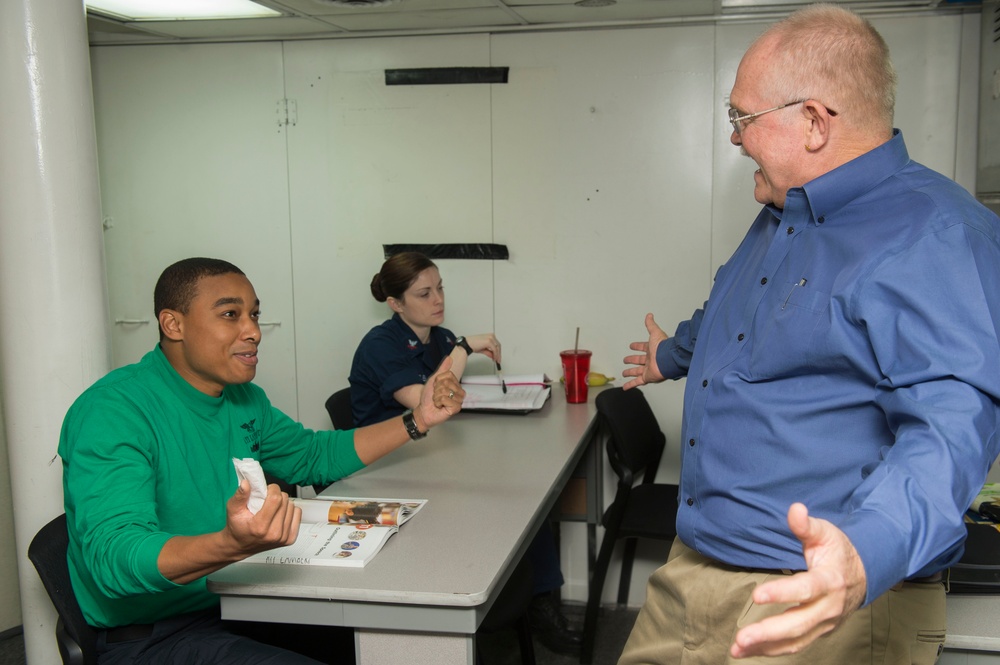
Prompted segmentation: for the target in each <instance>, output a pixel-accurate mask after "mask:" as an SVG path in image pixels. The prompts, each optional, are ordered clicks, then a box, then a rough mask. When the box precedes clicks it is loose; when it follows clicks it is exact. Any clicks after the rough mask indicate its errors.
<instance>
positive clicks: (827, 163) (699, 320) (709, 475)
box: [620, 5, 1000, 665]
mask: <svg viewBox="0 0 1000 665" xmlns="http://www.w3.org/2000/svg"><path fill="white" fill-rule="evenodd" d="M894 87H895V76H894V74H893V70H892V65H891V63H890V61H889V57H888V49H887V48H886V46H885V43H884V41H883V40H882V38H881V36H879V35H878V33H877V32H876V31H875V30H874V28H872V27H871V25H870V24H868V22H867V21H864V20H863V19H861V18H860V17H858V16H856V15H854V14H853V13H851V12H849V11H847V10H845V9H841V8H837V7H833V6H829V5H826V6H823V5H817V6H812V7H809V8H806V9H804V10H801V11H799V12H797V13H796V14H793V15H792V16H791V17H789V18H788V19H786V20H785V21H782V22H781V23H778V24H776V25H775V26H773V27H772V28H771V29H770V30H769V31H768V32H766V33H765V34H764V35H763V36H761V37H760V38H759V39H758V40H757V41H756V42H755V43H754V44H753V45H752V46H751V47H750V49H749V50H748V51H747V53H746V55H745V56H744V58H743V60H742V62H741V64H740V67H739V70H738V72H737V77H736V83H735V85H734V87H733V90H732V94H731V95H730V104H731V109H730V120H731V122H732V124H733V133H732V137H731V140H732V142H733V144H734V145H736V146H739V147H741V149H742V150H743V152H744V154H746V155H748V156H749V157H750V158H751V159H753V160H754V161H755V162H756V163H757V164H758V166H760V169H758V170H757V171H756V172H755V173H754V185H755V186H754V196H755V198H756V200H757V201H758V202H759V203H762V204H764V208H763V210H761V212H760V214H759V215H758V216H757V219H756V220H755V221H754V223H753V226H752V227H751V228H750V231H749V233H748V234H747V236H746V238H745V239H744V240H743V242H742V244H741V245H740V246H739V248H738V249H737V250H736V252H735V254H733V256H732V257H731V258H730V259H729V261H728V262H727V263H726V264H725V265H724V266H722V268H721V269H720V270H719V271H718V273H717V275H716V278H715V284H714V286H713V288H712V291H711V294H710V296H709V299H708V301H707V302H706V303H705V306H704V308H703V309H702V310H699V311H698V312H696V313H695V315H694V317H692V319H690V320H689V321H686V322H684V323H682V324H681V325H680V326H678V328H677V331H676V333H675V334H674V336H673V337H669V338H668V337H667V335H666V334H665V333H664V332H663V330H661V329H660V328H659V327H658V326H657V325H656V323H655V321H654V320H653V317H652V315H647V317H646V327H647V330H648V332H649V340H648V341H647V342H637V343H634V344H632V345H631V348H632V349H633V350H635V351H638V352H639V354H637V355H633V356H629V357H627V358H626V359H625V360H626V362H627V363H630V364H633V365H636V367H632V368H630V369H628V370H626V371H625V374H626V375H628V376H630V377H633V378H632V379H631V380H630V381H629V383H628V384H626V386H625V387H626V388H632V387H634V386H637V385H642V384H646V383H651V382H656V381H662V380H664V379H676V378H680V377H685V376H686V377H687V379H688V382H687V386H686V392H685V398H684V422H683V426H682V428H683V460H682V472H681V483H680V502H679V505H680V508H679V511H678V515H677V532H678V542H677V543H675V546H674V548H673V549H672V551H671V555H670V559H669V560H668V563H667V565H665V566H664V567H663V568H661V569H660V570H659V571H657V572H656V573H654V575H653V577H652V578H651V580H650V587H649V590H648V593H647V602H646V606H645V607H644V608H643V612H642V613H641V614H640V617H639V619H638V621H637V622H636V627H635V629H634V630H633V633H632V635H631V636H630V639H629V643H628V645H627V646H626V649H625V653H624V655H623V657H622V660H621V661H620V663H623V664H624V663H638V662H642V663H680V662H684V663H686V664H687V663H706V664H707V663H713V664H715V663H724V662H727V661H728V659H740V658H753V657H757V656H778V655H783V654H795V655H785V656H783V657H782V658H779V659H778V660H777V661H776V662H781V663H810V664H811V665H815V664H818V663H830V664H838V665H843V664H847V663H858V662H883V660H882V658H883V657H884V658H885V661H884V662H907V663H911V662H912V663H933V662H934V661H935V660H936V658H937V655H938V653H939V651H940V648H941V645H942V644H943V641H944V632H945V628H946V620H945V611H944V588H943V584H942V583H941V581H940V580H941V575H940V573H941V571H942V570H943V569H944V568H946V567H947V566H949V565H950V564H951V563H954V562H955V561H956V560H957V559H958V558H959V557H960V556H961V553H962V543H963V539H964V536H965V527H964V525H963V520H962V517H963V514H964V512H965V509H966V508H967V507H968V506H969V504H970V502H971V500H972V499H973V497H974V496H975V495H976V493H977V492H978V490H979V489H980V488H981V487H982V484H983V481H984V480H985V477H986V474H987V471H988V469H989V467H990V465H991V463H992V462H993V460H994V459H995V458H996V456H997V454H998V451H1000V440H998V436H997V424H998V420H1000V410H998V404H1000V344H998V339H997V330H998V326H1000V220H998V219H997V217H996V215H994V214H993V213H991V212H990V211H989V210H987V209H986V208H984V207H983V206H982V205H980V204H979V203H978V202H977V201H976V200H975V199H974V198H973V197H972V196H970V195H969V194H968V192H966V191H964V190H963V189H962V188H960V187H959V186H958V185H956V184H955V183H954V182H952V181H951V180H949V179H947V178H945V177H944V176H942V175H940V174H938V173H935V172H933V171H931V170H929V169H927V168H926V167H923V166H921V165H919V164H917V163H915V162H913V161H911V160H910V158H909V155H908V154H907V150H906V146H905V145H904V143H903V136H902V134H901V133H900V132H899V131H898V130H893V129H892V114H893V102H894ZM796 571H798V572H796ZM821 635H826V637H825V638H824V639H823V640H822V641H821V642H819V643H815V644H813V641H814V640H815V639H816V638H817V637H819V636H821Z"/></svg>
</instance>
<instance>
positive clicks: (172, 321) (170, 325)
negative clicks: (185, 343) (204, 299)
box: [158, 309, 184, 342]
mask: <svg viewBox="0 0 1000 665" xmlns="http://www.w3.org/2000/svg"><path fill="white" fill-rule="evenodd" d="M158 318H159V321H160V330H162V331H163V336H164V337H166V338H167V339H170V340H173V341H175V342H176V341H178V340H181V339H183V338H184V315H183V314H181V313H180V312H178V311H176V310H173V309H161V310H160V315H159V317H158Z"/></svg>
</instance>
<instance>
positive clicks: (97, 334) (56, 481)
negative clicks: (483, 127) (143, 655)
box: [0, 0, 111, 665]
mask: <svg viewBox="0 0 1000 665" xmlns="http://www.w3.org/2000/svg"><path fill="white" fill-rule="evenodd" d="M0 118H2V119H3V122H2V123H0V367H2V368H3V375H2V388H3V407H4V414H3V415H4V417H3V421H4V425H5V430H6V436H7V448H8V455H9V458H10V472H11V490H12V492H13V497H14V527H15V539H16V541H17V551H18V568H19V577H20V590H21V614H22V618H23V623H24V636H25V645H26V648H27V655H28V662H29V663H31V664H38V665H42V664H45V663H58V662H59V655H58V652H57V651H56V647H55V613H54V610H53V609H52V605H51V604H50V602H49V599H48V596H47V595H46V594H45V590H44V589H43V588H42V585H41V582H40V581H39V580H38V576H37V574H36V573H35V569H34V567H33V566H32V565H31V563H30V562H29V561H28V559H27V556H26V552H27V549H28V543H30V542H31V538H32V537H33V536H34V535H35V532H36V531H37V530H38V529H39V528H40V527H41V526H42V525H44V524H45V523H46V522H47V521H48V520H50V519H51V518H53V517H55V516H56V515H58V514H59V513H61V512H62V511H63V503H62V465H61V461H60V460H59V459H58V458H56V446H57V444H58V441H59V429H60V427H61V425H62V419H63V416H64V415H65V413H66V409H67V408H69V405H70V404H71V403H72V402H73V400H74V399H75V398H76V397H77V395H79V394H80V393H81V392H82V391H83V390H84V389H85V388H86V387H87V386H89V385H90V384H91V383H93V381H94V380H96V379H97V378H99V377H100V376H101V375H103V374H104V373H106V372H107V371H108V369H109V368H110V365H111V354H110V335H109V323H108V318H109V317H108V313H107V312H108V304H107V288H106V285H105V278H104V260H103V238H102V231H101V205H100V191H99V186H98V173H97V143H96V137H95V133H94V131H95V130H94V109H93V94H92V91H91V83H90V54H89V49H88V44H87V27H86V18H85V14H84V8H83V2H82V0H3V1H2V2H0Z"/></svg>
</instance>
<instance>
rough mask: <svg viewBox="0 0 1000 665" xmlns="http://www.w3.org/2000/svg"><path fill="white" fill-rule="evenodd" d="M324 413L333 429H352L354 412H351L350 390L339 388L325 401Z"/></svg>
mask: <svg viewBox="0 0 1000 665" xmlns="http://www.w3.org/2000/svg"><path fill="white" fill-rule="evenodd" d="M326 412H327V413H329V414H330V422H332V423H333V427H334V429H353V428H354V412H353V411H351V388H350V386H348V387H347V388H341V389H340V390H338V391H337V392H335V393H333V394H332V395H330V398H329V399H327V400H326Z"/></svg>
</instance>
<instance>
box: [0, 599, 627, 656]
mask: <svg viewBox="0 0 1000 665" xmlns="http://www.w3.org/2000/svg"><path fill="white" fill-rule="evenodd" d="M638 613H639V611H638V610H632V609H612V608H604V609H603V610H602V611H601V616H600V619H599V620H598V622H597V640H596V644H595V648H594V660H593V664H594V665H615V663H617V662H618V655H619V654H620V653H621V651H622V647H623V646H624V645H625V640H626V639H627V638H628V634H629V632H630V631H631V630H632V624H633V623H635V617H636V615H637V614H638ZM566 614H567V616H568V617H569V618H570V620H572V621H573V622H574V623H582V620H583V619H582V615H583V608H582V606H581V607H577V606H569V607H567V608H566ZM12 632H14V633H15V634H11V633H12ZM4 635H5V637H6V639H0V665H25V658H24V639H23V636H22V635H21V634H20V633H17V632H16V631H7V633H5V634H4ZM53 639H55V638H54V637H53ZM480 647H481V649H482V652H483V665H520V663H521V652H520V650H519V649H518V647H517V636H516V635H515V634H514V633H513V632H511V633H496V634H494V635H488V636H485V637H482V638H480ZM535 661H536V663H537V665H576V664H577V663H579V660H578V659H577V658H576V657H573V656H562V655H559V654H555V653H552V652H551V651H549V650H548V649H546V648H545V647H544V646H542V645H541V644H540V643H539V642H538V641H537V640H536V642H535Z"/></svg>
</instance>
